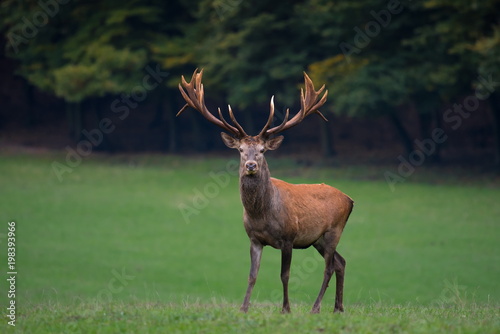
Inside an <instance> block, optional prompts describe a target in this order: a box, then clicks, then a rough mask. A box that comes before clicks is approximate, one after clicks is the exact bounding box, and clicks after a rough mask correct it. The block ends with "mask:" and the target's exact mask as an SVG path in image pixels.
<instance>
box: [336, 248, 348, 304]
mask: <svg viewBox="0 0 500 334" xmlns="http://www.w3.org/2000/svg"><path fill="white" fill-rule="evenodd" d="M345 263H346V262H345V259H344V258H343V257H342V256H341V255H340V254H339V253H338V252H335V254H334V258H333V270H334V271H335V279H336V281H337V284H336V290H335V308H334V310H333V312H344V305H343V304H342V299H343V296H344V272H345Z"/></svg>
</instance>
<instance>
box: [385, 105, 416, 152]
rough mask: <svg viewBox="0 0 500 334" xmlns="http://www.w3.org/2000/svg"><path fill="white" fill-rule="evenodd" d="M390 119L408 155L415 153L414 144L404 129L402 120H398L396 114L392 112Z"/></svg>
mask: <svg viewBox="0 0 500 334" xmlns="http://www.w3.org/2000/svg"><path fill="white" fill-rule="evenodd" d="M389 119H390V121H391V122H392V124H393V125H394V127H395V128H396V131H397V132H398V135H399V138H400V139H401V143H402V144H403V147H404V149H405V152H406V154H407V155H409V154H410V153H411V152H412V151H413V142H412V140H411V138H410V135H409V134H408V132H407V131H406V129H405V128H404V126H403V123H401V120H400V119H399V118H398V116H397V115H396V113H395V112H391V113H390V114H389Z"/></svg>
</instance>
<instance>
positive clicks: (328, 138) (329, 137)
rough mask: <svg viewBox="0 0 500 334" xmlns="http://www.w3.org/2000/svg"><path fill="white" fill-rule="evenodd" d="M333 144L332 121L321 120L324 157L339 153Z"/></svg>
mask: <svg viewBox="0 0 500 334" xmlns="http://www.w3.org/2000/svg"><path fill="white" fill-rule="evenodd" d="M333 144H334V143H333V131H332V128H331V125H330V122H324V121H321V153H322V154H323V157H324V158H331V157H333V156H335V155H337V152H335V148H334V145H333Z"/></svg>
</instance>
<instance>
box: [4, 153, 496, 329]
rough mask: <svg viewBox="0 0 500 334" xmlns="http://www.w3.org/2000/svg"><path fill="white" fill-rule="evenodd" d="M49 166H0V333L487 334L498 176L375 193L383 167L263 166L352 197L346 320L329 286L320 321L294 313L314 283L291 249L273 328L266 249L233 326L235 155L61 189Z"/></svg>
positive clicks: (133, 170) (240, 265)
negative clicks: (11, 275)
mask: <svg viewBox="0 0 500 334" xmlns="http://www.w3.org/2000/svg"><path fill="white" fill-rule="evenodd" d="M64 158H65V157H64V155H62V154H56V153H50V152H45V153H33V154H27V153H19V154H17V153H13V152H7V151H4V152H1V153H0V189H1V193H2V200H1V201H0V245H1V246H0V249H1V253H0V263H1V266H0V267H1V268H4V269H3V271H4V272H3V273H2V277H8V276H7V272H8V269H7V246H6V243H7V238H6V237H7V232H8V224H7V223H8V222H10V221H15V223H16V270H17V276H16V299H15V300H16V305H17V308H16V326H15V327H12V326H10V325H8V323H7V321H8V318H7V317H5V314H7V309H6V307H7V305H8V303H9V300H10V299H9V298H8V297H7V290H8V288H9V286H8V284H7V281H6V280H5V279H2V280H1V282H0V287H1V290H0V291H1V295H0V303H1V305H2V321H1V323H0V332H2V333H8V332H18V333H139V332H141V333H226V332H227V333H233V332H252V333H253V332H257V333H259V332H260V333H295V332H296V333H321V332H327V333H330V332H342V333H389V332H394V333H402V332H408V333H418V332H421V333H430V332H442V333H500V320H499V319H500V308H499V306H500V283H499V282H500V280H499V279H500V243H499V241H500V238H499V236H500V235H499V224H500V205H498V203H499V200H500V187H498V183H499V182H498V176H497V178H496V179H495V180H489V179H488V178H484V177H477V178H474V177H472V178H467V179H466V180H464V181H463V182H462V179H461V178H460V177H454V176H453V173H452V172H453V171H451V172H450V171H449V170H446V173H442V174H443V175H442V176H440V171H439V170H438V171H437V172H436V171H435V170H432V169H427V168H426V167H421V169H420V170H417V171H416V173H415V177H412V178H410V179H409V180H408V181H407V182H405V183H402V184H398V185H397V188H396V191H394V192H391V191H390V189H389V187H388V185H387V184H386V182H385V180H384V176H383V173H384V170H385V169H384V168H383V167H373V166H372V167H363V166H357V167H352V168H349V167H343V168H340V167H334V168H328V167H302V166H300V165H297V164H295V163H294V162H293V161H292V160H290V159H274V160H273V159H271V158H269V159H270V160H269V163H270V167H271V172H272V174H273V176H275V177H278V178H282V179H284V180H285V181H288V182H292V183H319V182H325V183H327V184H330V185H333V186H335V187H337V188H339V189H341V190H342V191H344V192H345V193H347V194H348V195H350V196H351V197H352V198H353V199H354V200H355V208H354V212H353V214H352V215H351V218H350V220H349V222H348V224H347V226H346V229H345V231H344V235H343V237H342V239H341V242H340V245H339V248H338V250H339V252H340V253H341V254H342V255H343V256H344V257H345V258H346V260H347V269H346V284H345V296H344V305H345V308H346V312H345V313H344V314H341V315H339V314H332V310H333V304H334V303H333V298H334V280H332V283H331V284H330V289H329V290H328V291H327V294H326V295H325V298H324V300H323V307H322V314H320V315H310V314H309V313H308V312H309V309H310V307H311V306H312V303H313V302H314V299H315V297H316V295H317V292H318V291H319V287H320V285H321V281H322V276H323V261H322V259H321V257H320V256H319V255H318V254H317V253H316V251H315V250H314V249H312V248H311V249H307V250H295V251H294V254H293V260H292V273H291V280H290V298H291V302H292V315H281V314H280V313H279V311H280V308H281V306H280V303H281V281H280V278H279V271H280V252H279V251H277V250H274V249H272V248H265V249H264V254H263V259H262V264H261V270H260V273H259V278H258V280H257V285H256V287H255V290H254V294H253V297H252V308H251V311H250V312H249V313H248V314H241V313H239V312H238V308H239V303H240V302H241V301H242V298H243V295H244V292H245V289H246V283H247V275H248V270H249V262H250V260H249V251H248V248H249V242H248V239H247V236H246V234H245V232H244V229H243V225H242V221H241V215H242V207H241V203H240V200H239V192H238V179H237V176H236V174H235V172H234V165H231V164H234V163H235V161H236V156H234V157H233V159H232V160H231V158H213V157H210V158H208V157H191V158H190V157H180V156H160V155H137V156H122V155H117V156H101V155H97V154H94V155H92V156H90V157H88V158H85V159H84V160H83V161H82V163H81V165H79V166H77V167H75V168H73V169H72V172H71V173H69V172H68V173H65V174H64V175H63V177H62V181H61V180H59V179H58V177H57V176H56V174H55V173H54V171H53V169H52V163H53V161H58V162H60V163H64ZM214 175H216V177H214ZM455 175H456V174H455ZM226 180H227V182H226ZM417 181H418V182H417ZM489 181H491V182H489Z"/></svg>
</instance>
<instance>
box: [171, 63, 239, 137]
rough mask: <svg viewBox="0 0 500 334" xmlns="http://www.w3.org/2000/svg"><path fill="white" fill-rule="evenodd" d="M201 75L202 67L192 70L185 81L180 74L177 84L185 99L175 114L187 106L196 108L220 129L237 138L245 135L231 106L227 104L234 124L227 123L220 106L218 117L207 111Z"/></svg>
mask: <svg viewBox="0 0 500 334" xmlns="http://www.w3.org/2000/svg"><path fill="white" fill-rule="evenodd" d="M202 77H203V69H202V70H201V71H199V72H198V69H196V70H194V73H193V76H192V77H191V81H190V82H187V81H186V79H184V76H182V85H181V84H179V90H180V91H181V94H182V97H183V98H184V100H186V104H185V105H184V107H182V108H181V110H179V112H178V113H177V116H179V115H180V114H181V113H182V112H183V111H184V110H186V109H187V108H188V107H191V108H193V109H196V110H198V111H199V112H200V114H202V115H203V117H205V118H206V119H207V120H208V121H210V122H211V123H213V124H215V125H217V126H219V127H221V128H222V129H224V130H226V131H228V132H231V133H232V134H233V135H235V136H236V137H238V138H243V137H247V134H246V133H245V131H244V130H243V128H242V127H241V125H240V124H239V123H238V122H237V121H236V118H235V117H234V114H233V111H232V110H231V106H229V105H228V109H229V117H230V118H231V121H232V122H233V123H234V125H235V126H232V125H231V124H229V123H228V122H227V121H226V120H225V119H224V117H223V116H222V112H221V110H220V108H218V112H219V118H220V119H219V118H217V117H215V116H214V115H213V114H212V113H211V112H210V111H208V109H207V106H206V105H205V93H204V91H203V84H202V83H201V78H202Z"/></svg>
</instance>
